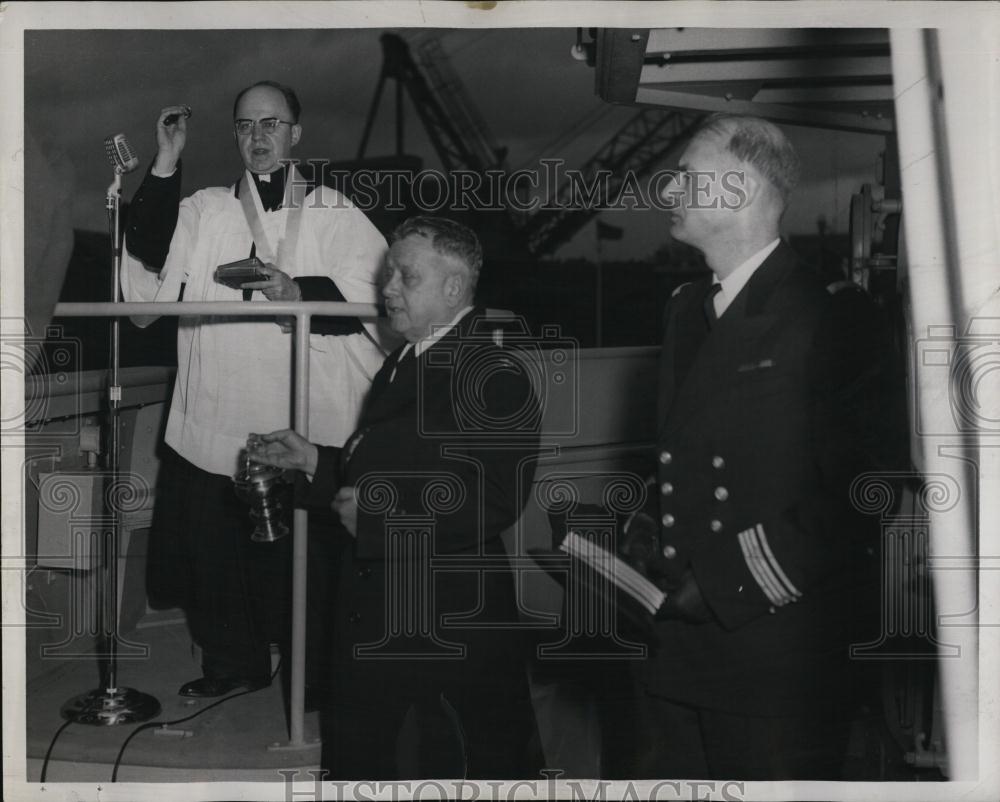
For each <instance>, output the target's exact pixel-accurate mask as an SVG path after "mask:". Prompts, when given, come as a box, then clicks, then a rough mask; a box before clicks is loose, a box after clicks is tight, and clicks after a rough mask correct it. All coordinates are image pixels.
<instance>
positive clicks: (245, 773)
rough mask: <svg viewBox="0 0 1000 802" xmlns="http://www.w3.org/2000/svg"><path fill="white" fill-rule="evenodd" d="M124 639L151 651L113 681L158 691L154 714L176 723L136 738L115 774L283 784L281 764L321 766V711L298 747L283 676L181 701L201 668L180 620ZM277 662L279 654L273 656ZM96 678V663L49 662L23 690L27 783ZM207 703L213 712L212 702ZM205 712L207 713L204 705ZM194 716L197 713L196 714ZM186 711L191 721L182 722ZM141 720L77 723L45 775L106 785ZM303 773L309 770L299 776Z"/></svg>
mask: <svg viewBox="0 0 1000 802" xmlns="http://www.w3.org/2000/svg"><path fill="white" fill-rule="evenodd" d="M128 638H129V640H131V641H134V642H138V643H142V644H143V645H145V646H148V649H149V651H148V656H146V657H142V658H133V659H127V660H125V659H123V660H120V661H119V663H118V685H119V686H122V687H128V688H134V689H135V690H138V691H141V692H143V693H147V694H151V695H152V696H154V697H155V698H156V699H157V700H158V701H159V703H160V705H161V712H160V715H159V716H157V717H156V718H155V719H154V721H158V722H164V723H166V722H175V721H178V723H176V724H172V725H166V724H165V726H163V727H155V728H150V729H147V730H145V731H143V732H141V733H139V734H138V735H136V736H135V737H134V738H133V739H132V740H131V741H130V742H129V744H128V746H127V748H126V749H125V752H124V754H123V756H122V760H121V766H120V768H119V771H118V780H119V781H123V782H125V781H133V782H142V781H171V780H177V781H182V782H189V781H192V780H213V779H215V780H221V779H251V778H252V779H259V780H266V779H267V780H271V781H275V782H280V781H282V775H280V774H279V773H278V770H279V769H288V768H301V769H303V770H304V769H307V768H313V767H316V766H318V765H319V751H320V750H319V741H318V739H319V714H318V713H315V712H311V713H306V714H305V720H304V739H303V741H304V745H303V747H301V748H297V749H287V748H284V749H283V748H274V747H282V746H285V747H287V745H288V741H289V734H288V728H287V724H286V712H285V705H284V701H283V699H282V690H281V683H280V682H279V681H278V680H277V679H276V680H275V681H274V682H273V683H272V684H271V685H270V687H267V688H263V689H261V690H258V691H255V692H253V693H243V694H239V693H238V692H234V694H231V695H230V696H229V697H228V698H226V701H224V702H222V703H221V704H217V705H215V706H212V707H211V708H210V706H211V705H212V704H213V703H214V702H217V701H218V700H217V699H205V700H196V699H185V698H183V697H180V696H178V695H177V691H178V689H179V688H180V686H181V685H182V684H183V683H185V682H187V681H188V680H191V679H195V678H196V677H198V676H200V675H201V670H200V663H199V661H198V659H197V656H196V654H195V652H194V650H193V648H192V646H191V640H190V637H189V636H188V632H187V627H186V626H185V624H184V622H183V620H180V621H174V622H171V623H166V624H161V625H157V626H150V627H144V628H140V629H137V630H135V631H134V632H132V633H131V634H130V635H129V636H128ZM275 660H277V657H275ZM98 685H99V676H98V666H97V661H96V660H94V659H92V660H79V659H77V660H63V661H54V662H53V665H52V668H51V669H48V670H46V671H45V672H43V673H42V674H40V675H39V676H38V677H36V678H34V679H32V680H31V681H29V683H28V687H27V711H26V713H27V740H26V755H27V758H28V780H29V781H38V780H39V779H40V776H41V769H42V761H43V760H44V757H45V754H46V751H47V750H48V749H49V747H50V745H51V743H52V739H53V737H54V736H55V735H56V733H57V731H58V730H59V727H60V726H62V724H63V723H64V719H63V718H62V715H61V710H62V708H63V706H64V705H65V704H66V703H67V702H68V701H69V700H70V699H72V698H74V697H75V696H77V695H79V694H82V693H87V692H88V691H91V690H94V689H96V688H97V687H98ZM208 708H210V709H208ZM200 711H204V712H200ZM199 713H200V714H199ZM188 717H191V718H190V719H189V720H187V721H183V722H179V720H180V719H184V718H188ZM139 726H140V725H138V724H121V725H115V726H93V725H85V724H78V723H73V724H70V725H69V726H67V727H66V729H65V730H63V732H62V733H61V734H60V735H59V737H58V739H57V740H56V741H55V744H54V746H53V747H52V752H51V755H50V760H49V765H48V768H47V772H46V780H47V781H49V782H74V781H81V782H93V781H104V782H110V780H111V772H112V767H113V765H114V763H115V760H116V758H117V757H118V753H119V750H120V749H121V748H122V745H123V744H124V743H125V740H126V739H127V738H128V737H129V735H130V734H131V733H132V732H133V731H135V729H136V728H137V727H139ZM303 778H305V775H303Z"/></svg>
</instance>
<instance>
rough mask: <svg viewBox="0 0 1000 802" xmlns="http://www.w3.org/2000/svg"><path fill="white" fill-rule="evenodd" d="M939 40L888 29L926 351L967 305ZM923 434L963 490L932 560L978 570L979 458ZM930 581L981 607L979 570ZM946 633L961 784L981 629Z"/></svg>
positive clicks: (917, 377)
mask: <svg viewBox="0 0 1000 802" xmlns="http://www.w3.org/2000/svg"><path fill="white" fill-rule="evenodd" d="M935 36H936V33H935V32H934V31H926V32H924V31H920V30H917V29H893V30H892V31H890V37H891V43H892V76H893V87H894V91H895V111H896V130H897V132H898V133H897V136H898V141H899V162H900V177H901V179H902V185H903V197H904V199H905V200H906V209H907V211H906V214H905V215H904V216H903V223H904V227H905V232H906V245H907V248H906V250H907V261H908V265H907V272H908V275H909V277H910V284H909V295H910V305H911V309H912V315H913V334H914V343H913V344H914V346H915V347H916V348H917V349H918V351H917V353H918V354H919V353H921V351H920V350H919V349H920V346H921V343H922V342H925V341H926V340H928V339H930V340H932V341H933V340H936V341H937V342H936V343H935V348H936V349H937V351H939V352H944V353H948V352H949V349H952V350H954V349H957V347H958V338H959V337H961V335H962V334H963V333H964V331H963V329H964V323H965V318H966V315H965V313H964V310H963V308H962V304H961V285H960V272H961V268H962V265H961V263H960V260H959V256H958V253H957V247H956V244H955V240H954V236H955V229H954V223H955V219H954V217H953V215H952V214H951V208H950V207H951V205H952V204H953V203H954V202H955V200H956V195H955V193H954V188H953V187H952V185H951V181H950V177H949V172H948V169H947V166H948V165H947V162H948V161H949V159H950V154H949V152H948V149H947V143H946V142H945V141H943V139H942V136H941V132H942V125H943V121H942V120H941V119H940V115H941V114H942V113H943V111H944V110H943V108H942V106H941V103H940V96H939V88H940V87H939V79H940V74H939V73H938V68H937V65H936V63H935V62H936V58H935V55H936V54H935V52H934V51H935V48H934V45H935V42H934V37H935ZM974 202H978V199H976V201H974ZM928 364H930V363H928ZM913 365H914V375H913V385H914V386H913V392H914V394H915V403H916V406H915V410H916V412H917V415H918V416H919V420H920V421H931V422H934V421H936V420H937V419H940V417H941V414H940V413H942V412H945V410H947V409H948V407H949V405H950V403H951V401H950V399H949V394H948V393H949V386H950V381H949V375H948V368H947V366H945V367H944V368H942V367H941V366H940V363H938V365H937V367H930V368H927V367H924V366H923V365H922V364H921V362H920V360H919V359H914V360H913ZM945 415H947V413H946V412H945ZM916 430H917V441H916V443H915V446H917V447H916V448H915V449H914V458H915V460H917V461H918V464H919V468H920V469H921V471H922V472H923V474H924V475H925V476H929V477H945V478H947V479H950V480H952V481H953V482H954V487H955V493H954V497H951V498H950V500H951V501H952V502H953V503H952V504H951V505H950V506H949V505H947V504H944V503H937V504H933V505H931V507H930V509H929V510H928V516H929V522H930V528H929V532H930V559H931V562H933V561H934V560H935V558H939V559H940V558H942V557H944V558H948V559H965V560H967V563H966V564H969V565H974V564H975V562H974V560H975V558H976V556H977V555H976V544H975V540H974V537H975V527H976V523H975V515H974V510H973V509H972V506H971V505H972V504H974V503H975V500H976V496H977V488H976V483H975V479H974V477H973V475H972V473H971V471H970V470H969V464H968V462H967V460H969V458H970V457H971V456H972V455H971V454H970V453H969V451H968V449H967V445H966V443H965V440H966V438H965V437H964V436H963V434H962V433H961V432H957V431H950V432H949V431H948V427H947V426H944V425H942V426H941V427H940V428H938V427H937V426H931V427H928V426H926V425H921V426H918V427H916ZM946 495H949V496H951V495H952V494H950V493H946ZM932 576H933V589H934V601H935V608H936V612H937V616H938V621H937V623H938V625H939V626H940V625H941V624H942V623H944V622H945V621H946V620H947V619H948V618H953V617H955V616H964V615H966V614H968V612H969V611H971V610H976V609H977V599H976V577H975V574H974V572H968V571H934V572H933V574H932ZM939 631H940V640H941V642H942V645H947V646H948V647H949V648H950V649H952V650H955V649H956V648H957V652H956V654H957V655H958V657H955V656H949V655H948V654H947V653H945V652H942V653H941V655H940V657H939V659H938V670H939V682H940V687H941V694H942V697H943V700H944V719H945V721H944V729H945V736H946V748H947V766H946V767H944V768H943V770H944V772H945V774H946V775H947V776H948V777H949V778H951V779H953V780H972V779H975V778H976V776H977V773H978V755H977V751H978V737H977V732H978V728H979V708H978V701H979V700H978V673H977V664H978V658H979V643H978V637H977V636H978V632H977V629H976V627H975V626H970V625H958V626H948V627H946V628H941V629H940V630H939Z"/></svg>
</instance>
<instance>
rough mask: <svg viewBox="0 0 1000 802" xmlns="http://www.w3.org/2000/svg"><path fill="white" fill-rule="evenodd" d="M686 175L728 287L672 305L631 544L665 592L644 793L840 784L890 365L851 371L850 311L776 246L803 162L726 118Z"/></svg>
mask: <svg viewBox="0 0 1000 802" xmlns="http://www.w3.org/2000/svg"><path fill="white" fill-rule="evenodd" d="M679 167H680V172H679V175H678V177H677V183H676V184H674V185H673V186H672V187H671V188H670V191H671V192H672V193H673V197H674V198H675V199H676V200H677V201H678V202H677V203H676V205H675V207H674V208H673V210H672V211H671V213H670V231H671V234H672V235H673V237H675V238H676V239H677V240H680V241H682V242H687V243H689V244H691V245H693V246H695V247H697V248H698V249H700V250H701V251H702V252H703V253H704V255H705V259H706V262H707V263H708V266H709V268H710V269H711V271H712V276H711V277H708V278H705V279H704V280H701V281H697V282H693V283H690V284H687V285H684V286H682V287H681V288H680V289H679V290H678V291H677V292H675V294H674V297H673V298H671V300H670V302H669V303H668V305H667V310H666V324H665V325H666V330H665V338H664V346H663V352H662V357H661V368H660V370H661V373H660V392H659V410H658V420H659V428H658V447H657V453H656V465H657V472H656V477H655V482H654V483H652V484H651V486H650V499H649V503H648V504H647V506H646V508H645V511H644V513H641V514H640V515H639V516H637V517H636V518H635V519H633V521H631V522H630V524H629V528H633V527H638V526H644V527H647V528H648V530H649V531H650V533H651V534H652V537H653V538H655V540H656V544H657V547H658V551H659V555H660V557H659V560H658V564H657V566H656V569H655V570H656V572H657V573H658V574H659V577H660V581H661V582H662V583H663V584H664V586H665V587H666V588H667V589H668V601H667V602H666V604H665V605H664V607H663V608H662V609H661V611H660V613H659V614H658V621H657V624H656V629H657V634H658V636H659V640H660V643H661V647H660V649H659V650H658V652H657V653H656V655H655V656H654V657H653V658H652V659H650V660H648V661H646V662H645V663H644V664H642V665H641V667H640V669H639V671H638V675H639V677H638V679H639V685H640V689H641V690H640V693H641V702H642V703H641V704H640V705H639V709H640V711H641V717H642V722H641V725H642V726H641V729H640V732H639V737H638V742H639V744H640V746H639V748H638V750H637V752H638V754H637V757H638V765H637V768H636V773H637V774H638V775H639V776H647V777H649V776H656V777H674V776H685V777H712V778H740V779H760V780H763V779H797V778H812V779H835V778H836V777H837V776H838V774H839V771H840V767H841V765H842V762H843V759H844V754H845V749H846V743H847V734H848V719H847V717H846V716H845V714H849V713H850V702H851V699H852V697H851V692H852V683H851V673H850V672H849V670H848V669H849V665H848V645H849V642H850V640H851V626H852V623H853V621H854V619H855V618H856V617H857V616H859V615H862V614H863V612H862V611H860V610H857V609H854V607H853V604H854V600H855V598H856V597H854V596H853V595H852V586H853V585H852V583H853V579H854V567H855V565H856V561H855V557H856V555H857V554H858V553H859V552H861V553H863V550H864V548H865V547H866V546H869V545H872V543H873V542H874V541H872V540H870V539H869V540H867V541H866V538H870V537H871V535H872V534H873V531H872V522H870V521H867V520H865V519H864V518H863V517H862V516H861V515H860V514H859V513H857V512H856V511H855V509H854V508H853V506H852V504H851V500H850V486H851V482H852V480H853V479H854V478H855V477H856V476H858V475H859V474H860V473H861V472H863V471H865V470H867V469H870V468H871V467H872V462H871V460H870V459H869V448H868V447H869V446H870V445H871V443H870V442H867V440H868V439H870V436H871V435H872V434H873V433H874V434H875V436H877V432H878V429H877V427H873V426H871V425H870V423H871V419H875V418H877V417H878V416H879V414H880V410H879V409H878V408H876V407H873V406H871V401H872V399H873V396H872V395H871V388H872V387H873V380H874V379H875V378H877V376H876V374H877V371H878V369H879V365H878V362H877V360H876V359H875V355H876V353H877V352H878V349H877V348H876V346H875V344H874V343H865V344H864V345H865V347H866V351H859V352H852V349H851V347H850V344H851V343H854V344H857V342H856V340H857V338H855V337H853V336H852V332H851V327H852V326H853V325H855V323H854V320H853V313H852V311H851V308H850V306H848V305H845V304H838V303H835V302H834V301H833V298H832V296H831V294H830V293H828V292H827V291H826V289H825V287H824V283H823V281H822V279H821V278H820V277H818V276H817V275H814V274H813V273H811V272H809V271H808V270H806V269H805V268H803V267H801V266H799V265H798V264H797V261H796V258H795V255H794V254H793V253H792V251H791V250H790V249H789V248H788V246H787V245H785V244H784V243H783V242H782V241H781V240H780V238H779V236H778V224H779V221H780V219H781V216H782V213H783V211H784V209H785V207H786V204H787V202H788V196H789V193H790V191H791V189H792V187H793V186H794V184H795V182H796V179H797V175H798V158H797V156H796V154H795V152H794V150H793V148H792V146H791V144H790V143H789V142H788V140H787V139H786V138H785V136H784V134H783V133H782V132H781V131H780V130H779V129H778V128H777V127H776V126H774V125H772V124H771V123H769V122H767V121H764V120H760V119H756V118H747V117H737V116H732V115H716V116H713V117H711V118H709V119H708V121H707V122H706V123H705V124H704V125H703V126H702V127H701V128H700V129H699V130H698V132H697V133H695V135H694V137H693V138H692V140H691V142H690V144H689V145H688V147H687V149H686V150H685V151H684V153H683V154H682V156H681V159H680V165H679ZM859 319H860V316H859ZM875 531H877V530H875Z"/></svg>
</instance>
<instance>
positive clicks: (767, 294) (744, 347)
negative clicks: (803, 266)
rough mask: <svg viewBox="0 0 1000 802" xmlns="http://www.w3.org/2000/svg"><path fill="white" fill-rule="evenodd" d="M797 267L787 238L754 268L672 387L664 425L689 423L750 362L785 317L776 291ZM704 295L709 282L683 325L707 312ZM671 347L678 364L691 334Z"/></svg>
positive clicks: (682, 318) (672, 362) (682, 316)
mask: <svg viewBox="0 0 1000 802" xmlns="http://www.w3.org/2000/svg"><path fill="white" fill-rule="evenodd" d="M794 266H795V256H794V254H793V253H792V251H791V250H790V249H789V248H788V247H787V246H786V245H785V244H784V243H782V244H781V245H779V246H778V248H776V249H775V251H774V253H772V254H771V255H770V256H769V257H768V258H767V260H765V262H764V263H763V264H762V265H761V266H760V267H759V268H758V269H757V270H756V271H755V272H754V274H753V276H752V277H751V278H750V280H749V281H748V282H747V284H746V286H745V287H744V288H743V290H742V291H741V292H740V293H739V295H737V296H736V298H734V299H733V302H732V304H730V306H729V308H728V309H727V310H726V312H725V313H724V314H723V316H722V317H721V318H719V320H718V321H716V323H715V325H714V326H713V328H712V330H711V332H709V334H708V336H707V337H706V338H705V339H704V341H703V342H702V343H701V346H700V347H699V348H698V350H697V353H696V354H695V355H694V358H693V361H692V362H691V367H690V370H689V371H688V372H687V375H686V376H685V377H684V378H683V381H682V382H681V384H680V385H679V386H676V387H671V388H670V389H671V390H672V393H671V395H670V396H669V401H668V404H667V407H666V409H665V410H664V411H663V414H662V417H661V421H662V427H661V428H662V429H664V430H665V429H668V428H672V427H675V426H678V425H683V423H684V422H685V421H687V420H689V419H690V418H691V417H692V416H694V415H696V414H697V413H698V412H699V411H700V410H703V409H705V408H706V406H708V404H709V403H710V402H711V400H712V399H713V398H715V397H716V396H717V395H718V393H720V392H721V391H722V390H723V389H724V388H725V387H727V386H728V385H729V384H730V383H731V382H732V380H733V377H734V376H735V375H736V373H737V368H738V367H739V365H740V364H743V363H745V362H748V361H750V360H751V359H752V358H753V356H754V355H755V354H756V353H757V352H758V351H759V350H760V348H761V340H762V339H763V338H764V337H765V335H766V334H767V332H768V331H770V330H771V329H772V328H773V326H774V325H775V324H776V323H777V322H778V319H779V318H778V316H777V315H775V314H774V313H773V312H771V311H769V301H770V299H771V296H772V294H773V291H774V289H775V287H776V286H777V285H778V284H779V283H780V282H781V280H782V279H783V278H784V277H785V276H786V275H788V273H789V272H790V271H791V270H793V269H794ZM703 296H704V287H702V291H701V292H700V293H697V294H695V295H694V296H693V297H692V299H690V301H689V303H688V304H687V305H686V307H685V308H684V309H683V310H682V311H681V314H680V315H679V320H678V328H680V327H681V326H683V327H686V328H690V327H692V326H694V325H695V324H696V319H695V315H700V314H701V313H702V310H701V306H700V304H701V299H702V297H703ZM668 347H669V348H670V350H671V357H670V359H669V360H668V364H670V365H671V368H672V369H673V368H674V366H676V364H677V362H678V351H679V349H681V348H684V347H690V336H689V335H685V334H682V333H680V332H675V339H674V341H673V343H672V344H671V343H668Z"/></svg>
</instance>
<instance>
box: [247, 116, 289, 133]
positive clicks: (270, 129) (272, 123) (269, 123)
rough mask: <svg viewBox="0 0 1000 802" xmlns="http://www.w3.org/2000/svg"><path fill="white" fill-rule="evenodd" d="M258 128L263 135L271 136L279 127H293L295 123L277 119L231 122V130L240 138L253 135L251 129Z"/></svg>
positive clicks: (267, 118)
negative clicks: (256, 126)
mask: <svg viewBox="0 0 1000 802" xmlns="http://www.w3.org/2000/svg"><path fill="white" fill-rule="evenodd" d="M255 125H259V126H260V130H261V131H263V132H264V133H265V134H273V133H274V132H275V131H277V130H278V126H279V125H295V123H289V122H285V121H284V120H279V119H278V118H277V117H265V118H264V119H263V120H243V119H240V120H233V130H235V131H236V133H237V134H239V135H240V136H246V135H247V134H251V133H253V127H254V126H255Z"/></svg>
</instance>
